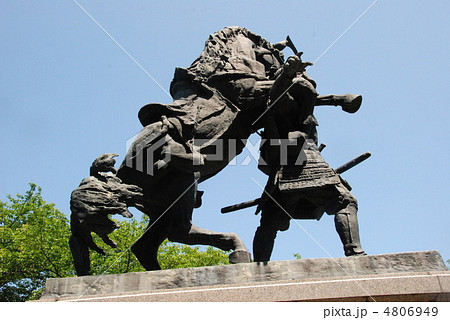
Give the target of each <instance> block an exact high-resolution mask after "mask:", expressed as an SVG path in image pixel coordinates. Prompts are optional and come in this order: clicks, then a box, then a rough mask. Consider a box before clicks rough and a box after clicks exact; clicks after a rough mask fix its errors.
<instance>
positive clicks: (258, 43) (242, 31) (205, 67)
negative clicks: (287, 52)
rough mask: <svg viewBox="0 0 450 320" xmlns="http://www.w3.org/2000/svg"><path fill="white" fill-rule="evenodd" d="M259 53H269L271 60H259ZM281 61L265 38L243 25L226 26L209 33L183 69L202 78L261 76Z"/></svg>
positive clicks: (197, 77)
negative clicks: (202, 45)
mask: <svg viewBox="0 0 450 320" xmlns="http://www.w3.org/2000/svg"><path fill="white" fill-rule="evenodd" d="M263 55H271V56H272V59H271V60H273V61H274V62H275V63H269V64H268V63H267V61H262V60H263V59H262V56H263ZM282 63H283V54H282V53H281V52H280V51H279V50H278V49H276V48H275V47H274V46H273V44H272V43H270V42H269V41H267V40H266V39H264V38H262V37H261V36H259V35H257V34H255V33H253V32H251V31H249V30H247V29H246V28H242V27H226V28H224V29H222V30H219V31H217V32H215V33H214V34H211V35H210V36H209V38H208V40H207V41H206V43H205V47H204V49H203V51H202V53H201V54H200V56H199V57H198V58H197V59H196V60H195V61H194V62H193V63H192V65H191V66H190V67H189V68H188V69H187V70H188V73H190V74H193V75H195V78H196V79H197V80H200V81H202V82H208V80H209V79H211V78H212V77H215V76H223V75H225V74H227V75H229V76H237V75H241V76H243V77H253V78H256V79H259V80H264V79H267V75H268V73H269V70H270V68H271V67H273V64H275V66H274V67H275V68H278V67H279V66H280V65H281V64H282Z"/></svg>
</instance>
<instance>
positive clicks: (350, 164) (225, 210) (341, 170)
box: [220, 152, 371, 213]
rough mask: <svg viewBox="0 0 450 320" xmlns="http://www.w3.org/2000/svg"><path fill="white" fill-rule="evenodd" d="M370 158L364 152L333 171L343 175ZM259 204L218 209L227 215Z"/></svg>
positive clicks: (257, 202) (259, 199)
mask: <svg viewBox="0 0 450 320" xmlns="http://www.w3.org/2000/svg"><path fill="white" fill-rule="evenodd" d="M370 156H371V153H370V152H364V153H363V154H361V155H359V156H358V157H356V158H354V159H352V160H350V161H349V162H347V163H345V164H343V165H342V166H340V167H338V168H337V169H335V170H334V171H336V173H337V174H341V173H344V172H345V171H347V170H350V169H351V168H353V167H354V166H357V165H358V164H360V163H361V162H363V161H364V160H367V159H368V158H369V157H370ZM260 202H261V198H257V199H253V200H250V201H245V202H241V203H237V204H233V205H231V206H227V207H223V208H222V209H220V212H222V213H229V212H233V211H237V210H241V209H245V208H250V207H253V206H257V205H258V204H259V203H260Z"/></svg>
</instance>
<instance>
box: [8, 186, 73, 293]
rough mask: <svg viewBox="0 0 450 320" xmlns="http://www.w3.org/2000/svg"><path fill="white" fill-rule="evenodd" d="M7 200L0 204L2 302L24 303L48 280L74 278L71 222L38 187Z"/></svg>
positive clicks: (31, 187) (9, 197) (32, 187)
mask: <svg viewBox="0 0 450 320" xmlns="http://www.w3.org/2000/svg"><path fill="white" fill-rule="evenodd" d="M7 198H8V202H6V203H4V202H0V295H1V298H0V299H1V300H8V301H22V300H24V299H27V298H29V295H31V293H32V292H34V291H35V290H37V289H39V288H40V287H42V285H43V283H44V282H45V279H46V278H49V277H56V278H59V277H69V276H73V275H74V272H73V267H72V259H71V256H70V252H69V251H68V250H67V239H68V237H69V234H70V230H69V221H68V219H67V218H66V216H65V215H64V214H63V213H61V212H60V211H59V210H58V209H56V208H55V206H54V205H53V204H48V203H46V202H45V201H44V200H43V199H42V196H41V188H39V187H38V186H36V185H35V184H30V190H29V191H27V192H26V194H25V195H17V196H16V197H12V196H10V195H8V196H7Z"/></svg>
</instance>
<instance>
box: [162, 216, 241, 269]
mask: <svg viewBox="0 0 450 320" xmlns="http://www.w3.org/2000/svg"><path fill="white" fill-rule="evenodd" d="M180 231H181V232H180ZM169 240H170V241H174V242H181V243H185V244H189V245H196V244H202V245H209V246H213V247H216V248H219V249H222V250H225V251H229V250H233V251H234V252H232V253H231V254H230V257H229V259H230V262H231V263H245V262H250V253H249V252H248V250H247V248H246V247H245V245H244V242H242V240H241V239H240V238H239V237H238V236H237V235H236V234H235V233H222V232H215V231H210V230H206V229H203V228H200V227H197V226H194V225H192V224H191V226H190V229H189V230H188V231H187V232H186V231H184V230H180V229H176V232H171V233H170V234H169Z"/></svg>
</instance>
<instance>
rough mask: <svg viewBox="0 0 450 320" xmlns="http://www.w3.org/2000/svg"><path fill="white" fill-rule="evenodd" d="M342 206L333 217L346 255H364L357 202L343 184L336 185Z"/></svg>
mask: <svg viewBox="0 0 450 320" xmlns="http://www.w3.org/2000/svg"><path fill="white" fill-rule="evenodd" d="M337 189H338V190H339V191H340V192H341V196H340V198H341V199H344V202H343V205H344V207H343V208H342V209H340V210H339V211H337V213H336V214H335V217H334V223H335V227H336V231H337V233H338V234H339V237H340V239H341V242H342V244H343V246H344V253H345V255H346V256H354V255H365V254H366V253H365V252H364V250H363V249H362V248H361V242H360V238H359V226H358V217H357V211H358V203H357V200H356V198H355V197H354V196H353V195H352V194H351V193H350V192H349V191H348V190H347V189H346V188H345V187H344V186H343V185H338V186H337Z"/></svg>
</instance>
